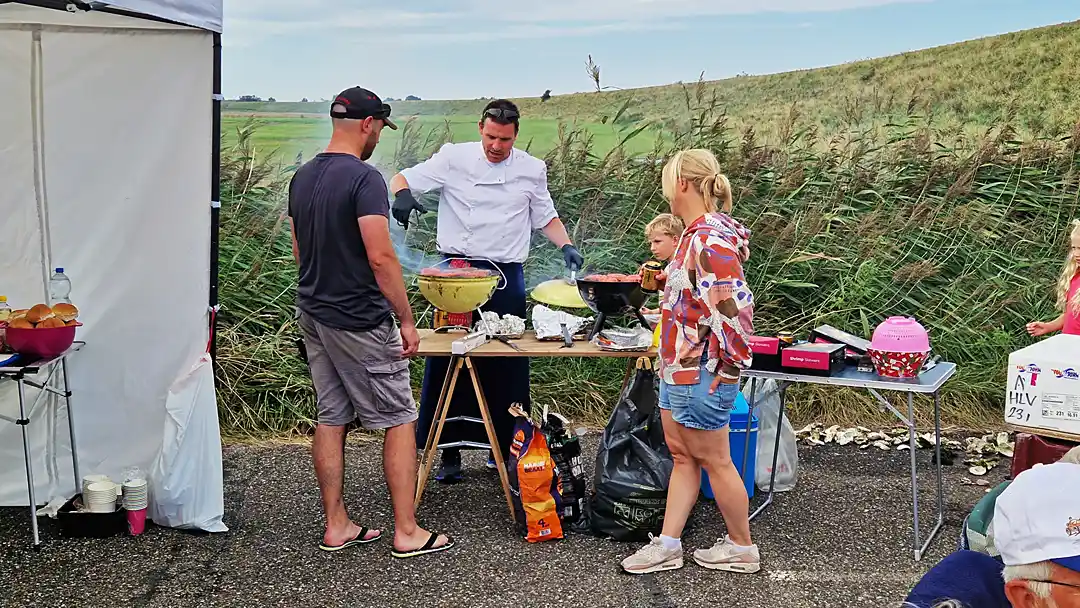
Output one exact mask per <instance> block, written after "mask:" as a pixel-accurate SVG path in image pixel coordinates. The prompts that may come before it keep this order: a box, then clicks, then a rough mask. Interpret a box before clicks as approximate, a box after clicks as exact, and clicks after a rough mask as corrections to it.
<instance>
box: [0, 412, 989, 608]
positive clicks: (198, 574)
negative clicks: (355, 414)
mask: <svg viewBox="0 0 1080 608" xmlns="http://www.w3.org/2000/svg"><path fill="white" fill-rule="evenodd" d="M597 437H598V434H597V433H595V432H593V433H591V434H590V435H588V436H587V437H586V448H587V455H588V456H589V457H590V458H591V457H592V455H593V454H594V453H595V445H596V440H597ZM380 445H381V444H380V443H378V442H373V441H371V440H364V441H358V442H354V443H350V445H349V446H348V448H347V456H346V458H347V466H348V471H347V482H346V486H347V489H346V502H347V504H348V505H349V507H350V508H351V513H352V514H353V516H354V518H355V519H357V520H358V521H360V522H361V523H364V524H368V525H371V526H372V527H378V528H380V529H382V530H384V531H386V532H387V535H386V536H385V537H384V539H383V540H382V541H380V542H379V543H375V544H373V545H368V546H364V547H359V548H356V549H352V550H347V551H343V552H339V553H335V554H327V553H324V552H321V551H319V549H318V548H317V544H318V542H319V540H320V536H321V529H322V528H321V525H322V523H321V516H320V507H319V494H318V487H317V485H316V483H315V478H314V475H313V472H312V466H311V460H310V456H309V452H308V447H307V446H306V445H270V446H232V447H228V448H226V454H225V485H226V490H225V491H226V497H225V500H226V524H227V525H228V526H229V527H230V531H229V532H227V533H223V534H218V535H206V534H194V533H185V532H180V531H176V530H168V529H163V528H158V527H150V528H149V529H148V531H147V532H146V533H145V534H144V535H142V536H140V537H113V538H108V539H100V540H95V539H70V538H61V537H60V536H59V532H58V527H57V526H56V525H55V522H53V521H50V520H48V519H45V518H42V519H41V524H42V535H43V538H44V539H45V541H46V543H45V544H44V545H43V546H42V547H41V548H39V549H37V550H34V549H32V548H31V542H30V527H29V521H28V514H27V511H26V510H24V509H11V508H6V509H0V581H4V585H5V587H6V589H5V590H4V592H3V593H2V594H0V605H3V606H91V605H94V606H116V607H119V606H135V607H159V606H162V607H163V606H425V607H426V606H462V607H465V606H468V607H488V606H490V607H505V606H512V605H524V606H551V607H568V608H584V607H585V606H603V607H616V606H625V607H635V608H670V607H680V608H681V607H689V606H716V605H727V606H733V607H734V606H739V607H747V608H753V607H762V608H775V607H778V606H784V607H792V608H800V607H810V606H829V607H831V608H839V607H844V606H852V607H860V608H865V607H868V606H874V607H877V606H896V605H898V604H899V603H900V602H901V601H902V600H903V598H904V596H905V595H906V593H907V591H908V590H909V589H910V588H911V586H912V585H913V584H914V583H915V582H916V581H917V580H918V579H919V577H920V576H921V575H922V573H923V572H925V571H926V570H927V569H928V568H929V567H930V566H932V565H933V564H934V563H935V562H936V561H937V560H939V559H940V558H941V557H943V556H944V555H946V554H947V553H949V552H951V551H952V550H954V548H955V546H956V541H957V536H958V534H959V526H960V523H961V521H962V519H963V516H964V514H966V513H967V512H968V510H969V509H970V508H971V506H972V505H973V504H974V503H975V501H977V500H978V498H979V497H980V496H981V495H982V494H983V492H984V491H985V488H984V487H979V486H975V485H964V484H963V483H961V478H963V477H965V476H967V473H966V470H965V469H964V467H963V465H962V464H960V460H959V459H958V460H957V464H956V465H954V466H950V467H947V468H946V477H945V479H946V499H945V502H946V514H945V518H946V526H945V528H944V529H943V530H942V532H941V534H940V536H939V537H938V539H937V541H936V542H935V543H934V544H933V545H932V546H931V549H930V553H929V555H927V556H926V557H925V558H924V559H923V561H922V562H919V563H917V562H915V561H914V556H913V553H912V550H911V543H912V524H911V490H910V488H911V481H910V465H909V460H908V458H907V453H906V452H896V451H890V452H883V451H880V450H877V449H874V448H871V449H869V450H863V451H860V450H857V449H854V446H846V447H840V446H836V445H831V444H830V445H827V446H822V447H815V448H809V447H806V446H800V477H799V481H798V486H797V487H796V488H795V490H793V491H791V492H788V493H784V494H780V495H777V499H776V502H775V503H774V504H773V505H772V506H771V507H770V508H769V509H768V510H767V511H766V512H765V513H764V514H763V515H762V516H761V517H759V518H758V519H757V520H755V521H754V523H753V524H752V530H753V534H754V536H755V541H756V542H757V543H758V545H759V546H760V547H761V550H762V557H763V568H762V571H761V572H760V573H758V574H755V575H744V574H731V573H721V572H714V571H708V570H705V569H702V568H699V567H698V566H696V565H695V564H694V563H693V562H692V560H689V559H688V560H687V561H686V566H685V567H684V568H683V569H681V570H678V571H674V572H667V573H661V574H656V575H648V576H643V577H632V576H629V575H625V574H623V573H622V572H621V571H620V570H619V568H618V563H619V561H620V560H621V559H622V558H623V557H625V556H626V555H628V554H629V553H631V552H633V551H634V550H635V549H636V546H631V545H625V544H619V543H614V542H611V541H606V540H599V539H595V538H590V537H584V536H580V535H573V536H570V537H568V538H567V539H566V540H563V541H560V542H557V543H542V544H535V545H534V544H529V543H526V542H525V541H524V540H523V539H520V538H518V537H517V536H515V535H514V533H513V529H512V527H511V525H510V519H509V516H508V514H507V512H506V503H505V501H504V500H503V498H502V495H501V492H500V490H499V487H498V478H497V476H496V475H495V474H494V473H493V472H491V471H488V470H486V469H485V468H484V467H483V458H482V456H481V455H480V454H478V453H473V454H475V455H472V456H467V457H466V466H467V467H469V470H468V475H469V477H468V478H467V481H466V482H465V483H462V484H458V485H455V486H442V485H440V484H437V483H435V482H432V483H431V484H429V486H428V487H429V489H428V490H427V492H426V493H425V496H424V503H423V504H422V505H421V511H420V518H421V525H424V526H427V527H429V528H431V527H435V528H437V529H438V530H439V531H443V532H447V533H449V534H451V535H453V536H454V537H455V539H456V540H457V541H458V545H457V547H455V548H454V549H453V550H451V551H449V552H446V553H441V554H435V555H429V556H424V557H421V558H418V559H415V560H395V559H393V558H392V557H391V556H390V543H389V539H390V538H391V535H390V534H389V532H390V530H391V526H392V521H391V511H390V504H389V495H388V492H387V489H386V484H385V483H384V482H383V480H382V475H381V450H380ZM919 456H920V465H919V466H920V483H921V486H922V487H921V492H920V496H921V498H920V501H921V502H920V504H921V505H924V509H925V510H922V509H921V510H920V515H921V517H922V526H921V527H922V528H923V530H924V531H928V530H929V529H930V527H931V524H932V521H933V514H932V512H933V509H934V507H935V506H936V500H935V495H934V489H933V480H934V476H933V473H932V471H933V469H932V467H931V461H930V457H931V452H930V451H928V450H922V451H920V454H919ZM1007 474H1008V461H1003V462H1002V463H1001V465H999V467H998V468H996V469H995V470H993V471H991V473H990V475H988V476H987V477H986V479H987V480H988V481H989V482H990V483H993V484H996V483H997V482H998V481H1000V480H1001V479H1004V478H1005V477H1006V475H1007ZM761 499H762V497H761V496H755V498H754V499H753V503H754V504H757V503H759V502H760V501H761ZM692 522H693V528H692V530H691V531H689V532H688V533H687V534H686V535H685V537H684V540H683V542H684V546H686V547H687V548H688V549H690V550H692V549H694V548H697V547H701V546H706V545H709V544H711V543H712V541H713V540H714V539H715V538H716V537H718V536H721V535H722V534H723V532H722V523H721V519H720V517H719V515H718V514H717V512H716V510H715V507H712V508H710V506H709V504H708V503H706V502H704V500H702V501H701V502H700V503H699V505H698V508H697V509H696V510H695V512H694V515H693V517H692Z"/></svg>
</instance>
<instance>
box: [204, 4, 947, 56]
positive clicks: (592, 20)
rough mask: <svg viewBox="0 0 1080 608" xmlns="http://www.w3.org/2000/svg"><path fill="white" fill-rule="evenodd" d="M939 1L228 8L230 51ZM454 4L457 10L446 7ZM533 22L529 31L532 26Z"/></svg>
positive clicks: (597, 29)
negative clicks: (285, 40)
mask: <svg viewBox="0 0 1080 608" xmlns="http://www.w3.org/2000/svg"><path fill="white" fill-rule="evenodd" d="M929 1H931V0H756V2H748V1H747V0H541V1H534V2H529V3H521V4H514V5H513V6H508V4H507V2H506V0H455V1H454V2H437V1H436V0H399V1H398V2H397V3H396V4H395V5H394V7H395V8H394V9H390V10H387V9H384V8H378V5H375V4H374V3H373V2H371V0H304V1H303V2H296V1H295V0H230V1H229V2H226V3H225V36H224V38H223V41H224V43H225V44H227V45H229V46H248V45H250V44H254V43H256V42H258V41H261V40H264V39H267V38H270V37H273V36H278V35H283V34H294V33H301V32H307V33H312V34H320V35H334V34H343V33H347V32H350V31H353V32H355V31H363V32H365V33H370V34H372V35H373V36H374V37H376V38H380V39H384V38H385V37H386V34H388V33H391V32H392V33H393V35H394V37H395V39H398V40H402V39H407V40H409V41H410V42H413V43H420V44H445V43H458V42H477V41H488V40H509V39H531V38H549V37H556V36H585V35H594V34H603V33H610V32H622V31H641V30H655V29H672V28H676V27H679V26H678V25H677V24H673V23H672V22H674V21H678V20H685V19H690V18H694V17H703V16H722V15H748V14H755V13H777V12H780V13H794V12H801V13H805V12H823V11H839V10H847V9H853V8H865V7H871V6H881V5H886V4H899V3H914V2H929ZM445 6H449V7H452V8H449V9H446V8H443V7H445ZM526 24H528V25H526Z"/></svg>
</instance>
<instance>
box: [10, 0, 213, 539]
mask: <svg viewBox="0 0 1080 608" xmlns="http://www.w3.org/2000/svg"><path fill="white" fill-rule="evenodd" d="M221 22H222V5H221V0H115V1H113V2H109V3H99V2H94V3H90V4H86V3H83V2H77V3H75V2H50V1H38V2H15V3H6V4H0V184H3V187H2V188H0V218H2V221H0V294H3V295H6V296H7V297H8V302H9V303H10V304H11V306H12V307H13V308H29V307H30V306H32V305H33V304H36V303H39V302H48V301H49V300H48V279H49V275H50V274H51V271H52V269H53V268H55V267H63V268H64V271H65V274H67V275H68V276H69V277H70V278H71V282H72V293H71V300H72V302H73V303H74V304H75V305H76V306H78V307H79V309H80V311H81V315H80V318H79V320H80V321H81V322H82V323H83V326H82V327H80V328H79V331H78V335H77V337H76V339H77V340H80V341H85V342H86V346H85V347H84V348H83V349H82V350H81V351H79V352H78V353H76V354H75V355H73V356H72V357H71V358H70V359H69V362H68V371H69V374H70V377H69V382H70V387H69V388H70V390H71V410H72V415H73V419H74V422H75V432H76V443H77V445H78V452H79V462H80V465H81V474H82V475H87V474H93V473H100V474H105V475H109V476H110V477H112V478H113V479H118V478H120V476H121V475H122V473H123V471H124V469H126V468H127V467H130V466H138V467H139V468H141V469H142V470H143V471H145V472H147V473H148V474H150V475H151V480H150V481H151V493H152V494H153V493H154V489H155V488H157V489H158V490H159V491H158V497H157V498H158V500H159V504H158V505H157V506H156V508H155V506H154V504H153V502H154V497H153V496H152V498H151V501H152V502H151V508H150V516H151V517H152V518H153V519H154V520H155V521H157V522H158V523H161V524H163V525H180V526H181V527H195V528H203V529H214V530H223V529H224V525H222V524H221V515H222V513H221V511H222V510H223V507H221V506H220V505H223V499H222V487H221V486H222V484H221V452H220V439H219V438H218V437H217V432H218V427H217V410H216V400H215V399H214V397H213V395H214V392H213V376H212V370H211V366H209V365H208V364H207V362H208V357H207V356H206V351H207V345H208V340H209V339H210V337H211V333H212V332H211V331H210V330H211V325H212V318H213V316H212V315H211V313H210V311H211V310H212V309H213V307H215V306H216V303H217V289H216V283H217V270H216V268H217V211H218V209H217V206H218V205H217V204H216V202H215V201H217V199H218V189H217V179H218V160H219V158H218V135H219V132H220V118H219V109H220V94H219V93H220V32H221ZM208 296H209V306H208ZM211 350H212V349H211ZM12 384H13V383H11V382H7V383H2V384H0V413H2V414H6V415H8V416H11V415H12V414H13V413H14V414H18V399H17V395H16V394H15V391H14V389H13V387H12ZM36 393H37V391H36V390H33V389H31V390H30V392H29V394H28V395H27V397H28V400H31V401H32V400H33V399H34V398H35V397H36ZM45 399H46V400H48V399H54V402H53V403H49V404H48V405H49V407H48V409H47V410H45V411H47V412H49V413H48V415H46V416H44V417H42V418H39V419H33V418H32V419H31V424H30V425H29V426H28V427H27V428H28V430H29V432H30V445H31V453H32V455H33V463H34V471H33V473H34V481H35V483H34V486H35V493H36V498H37V500H36V502H38V503H39V504H43V503H46V502H49V501H53V500H56V499H57V498H70V497H71V495H72V494H73V493H74V492H75V489H76V487H77V483H76V480H74V479H73V477H74V474H73V472H72V469H71V467H70V466H69V463H70V441H69V440H68V433H67V430H66V429H67V412H66V408H65V407H64V406H63V400H62V399H56V398H55V397H51V396H45ZM192 450H197V451H198V452H201V453H195V452H192ZM23 461H24V458H23V444H22V435H21V429H20V428H19V427H18V426H16V425H9V424H0V462H4V463H6V465H7V466H4V467H0V505H4V506H16V505H18V506H27V505H28V504H29V501H28V496H27V482H26V472H25V470H24V468H23V466H22V463H23ZM196 463H197V464H196ZM155 476H156V477H157V479H154V477H155ZM181 478H183V479H185V480H187V481H186V482H185V483H186V484H189V487H179V485H178V481H177V480H178V479H181ZM155 484H156V485H155ZM161 501H164V502H161ZM196 503H198V504H196ZM208 504H209V505H213V508H212V509H211V510H212V511H216V513H213V514H212V515H213V516H211V517H208V516H207V507H206V505H208ZM193 509H195V510H198V511H200V514H199V515H198V516H195V515H193V514H192V510H193ZM214 520H216V521H214Z"/></svg>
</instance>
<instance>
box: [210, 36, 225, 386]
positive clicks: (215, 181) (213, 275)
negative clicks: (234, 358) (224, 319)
mask: <svg viewBox="0 0 1080 608" xmlns="http://www.w3.org/2000/svg"><path fill="white" fill-rule="evenodd" d="M213 82H214V91H213V115H212V127H211V142H210V143H211V148H210V201H211V202H210V358H211V360H212V361H213V362H214V365H215V366H216V365H217V311H218V261H219V260H218V256H219V254H218V238H219V234H220V230H219V228H220V217H221V100H222V96H221V34H218V33H215V34H214V79H213Z"/></svg>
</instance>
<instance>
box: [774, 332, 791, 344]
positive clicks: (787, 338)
mask: <svg viewBox="0 0 1080 608" xmlns="http://www.w3.org/2000/svg"><path fill="white" fill-rule="evenodd" d="M776 337H777V338H779V339H780V341H781V342H783V343H784V344H787V345H788V346H791V345H793V344H795V335H794V334H792V333H791V332H790V331H782V332H780V333H778V334H776Z"/></svg>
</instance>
